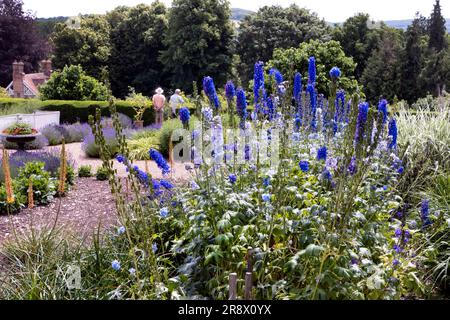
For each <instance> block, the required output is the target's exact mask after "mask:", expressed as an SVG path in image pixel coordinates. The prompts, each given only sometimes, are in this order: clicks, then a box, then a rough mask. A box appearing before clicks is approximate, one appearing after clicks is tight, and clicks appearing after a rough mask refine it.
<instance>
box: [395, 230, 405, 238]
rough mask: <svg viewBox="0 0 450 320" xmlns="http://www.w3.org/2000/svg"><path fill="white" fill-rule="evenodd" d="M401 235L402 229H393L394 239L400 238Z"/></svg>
mask: <svg viewBox="0 0 450 320" xmlns="http://www.w3.org/2000/svg"><path fill="white" fill-rule="evenodd" d="M402 234H403V231H402V229H395V232H394V237H396V238H400V237H401V236H402Z"/></svg>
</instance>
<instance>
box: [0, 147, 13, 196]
mask: <svg viewBox="0 0 450 320" xmlns="http://www.w3.org/2000/svg"><path fill="white" fill-rule="evenodd" d="M2 162H3V174H4V176H5V189H6V203H8V204H12V203H14V201H15V199H14V191H13V186H12V180H11V170H10V168H9V155H8V151H6V149H4V148H3V159H2Z"/></svg>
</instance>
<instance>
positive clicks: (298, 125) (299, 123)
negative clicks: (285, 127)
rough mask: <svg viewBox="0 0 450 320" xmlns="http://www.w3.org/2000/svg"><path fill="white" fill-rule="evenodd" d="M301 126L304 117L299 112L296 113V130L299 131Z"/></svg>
mask: <svg viewBox="0 0 450 320" xmlns="http://www.w3.org/2000/svg"><path fill="white" fill-rule="evenodd" d="M301 127H302V118H301V117H300V115H299V114H296V115H295V119H294V131H295V132H299V131H300V128H301Z"/></svg>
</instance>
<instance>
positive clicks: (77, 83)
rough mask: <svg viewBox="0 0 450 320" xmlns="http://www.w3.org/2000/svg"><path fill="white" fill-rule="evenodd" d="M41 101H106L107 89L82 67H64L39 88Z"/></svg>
mask: <svg viewBox="0 0 450 320" xmlns="http://www.w3.org/2000/svg"><path fill="white" fill-rule="evenodd" d="M39 92H40V94H41V98H42V100H55V99H56V100H58V99H59V100H64V99H67V100H95V101H102V100H106V97H107V93H108V90H107V88H106V87H105V86H104V85H103V84H102V83H100V82H99V81H97V80H96V79H95V78H92V77H90V76H88V75H86V73H85V72H84V71H83V69H82V67H81V66H79V65H76V66H65V67H64V69H63V70H62V71H61V72H55V73H53V74H52V76H51V77H50V79H49V80H48V81H47V83H45V84H44V85H42V86H41V87H40V88H39Z"/></svg>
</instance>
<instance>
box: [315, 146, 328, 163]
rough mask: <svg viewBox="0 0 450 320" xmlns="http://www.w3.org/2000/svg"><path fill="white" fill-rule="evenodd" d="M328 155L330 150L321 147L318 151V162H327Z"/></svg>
mask: <svg viewBox="0 0 450 320" xmlns="http://www.w3.org/2000/svg"><path fill="white" fill-rule="evenodd" d="M327 154H328V150H327V147H325V146H324V147H321V148H319V150H318V151H317V160H319V161H321V160H323V161H326V160H327Z"/></svg>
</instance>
